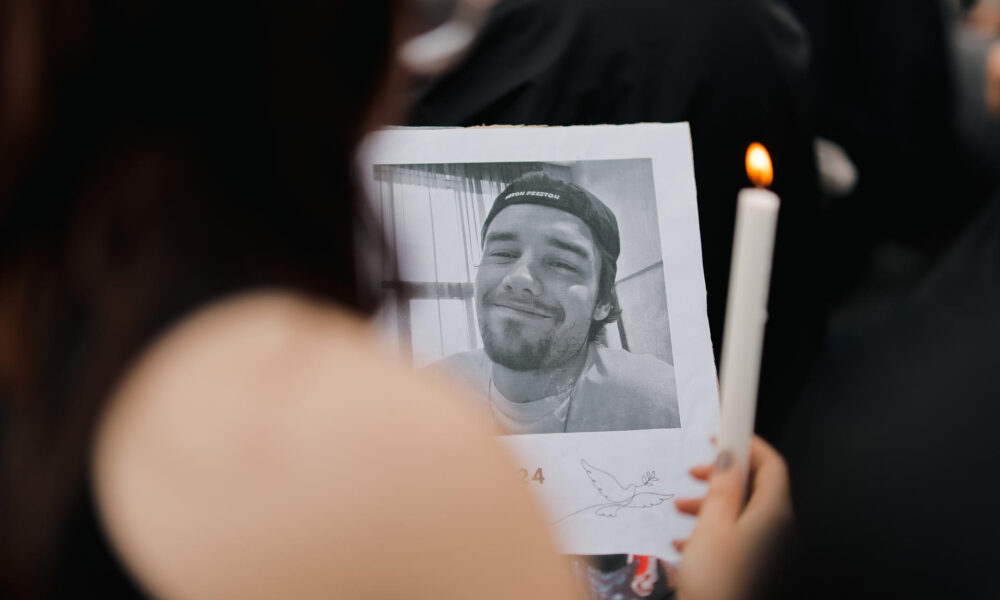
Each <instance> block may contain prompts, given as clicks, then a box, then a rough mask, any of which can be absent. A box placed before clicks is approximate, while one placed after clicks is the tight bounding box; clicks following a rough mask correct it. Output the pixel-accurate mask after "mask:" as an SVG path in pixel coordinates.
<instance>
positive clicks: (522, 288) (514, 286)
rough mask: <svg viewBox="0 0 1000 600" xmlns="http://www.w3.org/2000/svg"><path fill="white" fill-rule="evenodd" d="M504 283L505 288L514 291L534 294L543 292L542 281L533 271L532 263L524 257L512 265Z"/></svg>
mask: <svg viewBox="0 0 1000 600" xmlns="http://www.w3.org/2000/svg"><path fill="white" fill-rule="evenodd" d="M503 285H504V288H506V289H507V290H510V291H512V292H514V293H522V292H526V293H529V294H531V295H532V296H538V295H540V294H541V293H542V284H541V282H540V281H539V280H538V278H537V277H535V274H534V273H532V270H531V265H530V264H529V263H528V261H527V260H524V259H523V258H522V260H519V261H517V262H516V263H514V264H513V265H511V268H510V270H509V271H507V275H505V276H504V278H503Z"/></svg>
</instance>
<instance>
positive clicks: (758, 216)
mask: <svg viewBox="0 0 1000 600" xmlns="http://www.w3.org/2000/svg"><path fill="white" fill-rule="evenodd" d="M746 166H747V175H748V176H749V177H750V179H751V180H752V181H753V182H754V184H755V185H756V186H757V187H756V188H749V189H744V190H740V193H739V196H738V199H737V208H736V231H735V234H734V237H733V257H732V264H731V266H730V269H729V297H728V299H727V301H726V324H725V329H724V331H723V339H722V361H721V366H720V374H719V384H720V395H721V399H722V414H721V417H720V423H719V450H720V451H729V452H731V453H732V454H733V458H735V459H737V461H738V462H739V464H740V465H741V468H742V469H743V474H744V481H745V480H746V469H747V467H748V461H749V456H750V439H751V438H752V437H753V424H754V418H755V416H756V412H757V384H758V381H759V376H760V357H761V348H762V346H763V343H764V325H765V323H766V322H767V295H768V288H769V286H770V281H771V259H772V256H773V251H774V236H775V232H776V230H777V225H778V207H779V205H780V200H779V199H778V196H777V194H775V193H773V192H771V191H768V190H766V189H764V186H767V185H770V183H771V181H772V179H773V173H774V172H773V170H772V167H771V158H770V156H768V153H767V150H766V149H765V148H764V146H762V145H760V144H757V143H754V144H751V145H750V147H749V148H748V149H747V156H746Z"/></svg>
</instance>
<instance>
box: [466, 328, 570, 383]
mask: <svg viewBox="0 0 1000 600" xmlns="http://www.w3.org/2000/svg"><path fill="white" fill-rule="evenodd" d="M525 327H526V325H525V324H523V323H517V322H515V321H512V320H509V319H508V320H504V321H503V322H502V328H503V331H502V332H500V333H499V335H494V331H493V329H492V328H491V327H490V326H489V322H488V318H482V319H480V321H479V332H480V334H481V335H482V337H483V349H484V350H485V351H486V355H487V356H489V357H490V360H492V361H493V362H495V363H497V364H500V365H503V366H504V367H507V368H508V369H511V370H512V371H536V370H542V369H554V368H558V367H561V366H563V365H565V364H566V363H568V362H569V361H570V360H571V359H572V358H573V357H574V356H576V355H577V354H578V353H579V352H580V351H581V349H582V348H583V347H584V346H585V345H586V342H587V332H586V331H584V332H583V335H581V336H579V338H578V339H577V337H576V336H574V337H573V338H570V339H562V340H559V339H556V336H555V335H554V334H555V333H557V332H551V333H550V335H547V336H545V337H542V338H540V339H538V340H535V341H533V342H532V341H529V340H526V339H523V338H522V337H521V331H522V330H523V329H524V328H525ZM498 337H499V338H500V339H497V338H498ZM519 338H520V339H519Z"/></svg>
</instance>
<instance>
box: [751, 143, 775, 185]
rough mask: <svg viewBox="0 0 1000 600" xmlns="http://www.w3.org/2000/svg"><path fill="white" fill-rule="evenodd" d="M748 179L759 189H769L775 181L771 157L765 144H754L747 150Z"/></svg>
mask: <svg viewBox="0 0 1000 600" xmlns="http://www.w3.org/2000/svg"><path fill="white" fill-rule="evenodd" d="M747 177H749V178H750V181H752V182H753V184H754V185H755V186H757V187H767V186H769V185H771V182H772V181H773V180H774V167H772V166H771V155H770V154H768V153H767V148H765V147H764V145H763V144H760V143H758V142H754V143H752V144H750V147H749V148H747Z"/></svg>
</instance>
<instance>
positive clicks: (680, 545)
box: [672, 539, 688, 553]
mask: <svg viewBox="0 0 1000 600" xmlns="http://www.w3.org/2000/svg"><path fill="white" fill-rule="evenodd" d="M672 543H673V545H674V550H677V551H678V552H682V553H683V552H684V547H685V546H687V543H688V541H687V540H686V539H684V540H674V541H673V542H672Z"/></svg>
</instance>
